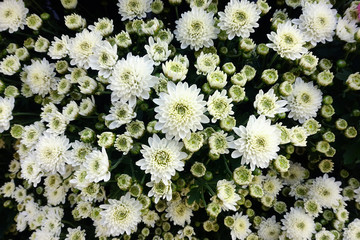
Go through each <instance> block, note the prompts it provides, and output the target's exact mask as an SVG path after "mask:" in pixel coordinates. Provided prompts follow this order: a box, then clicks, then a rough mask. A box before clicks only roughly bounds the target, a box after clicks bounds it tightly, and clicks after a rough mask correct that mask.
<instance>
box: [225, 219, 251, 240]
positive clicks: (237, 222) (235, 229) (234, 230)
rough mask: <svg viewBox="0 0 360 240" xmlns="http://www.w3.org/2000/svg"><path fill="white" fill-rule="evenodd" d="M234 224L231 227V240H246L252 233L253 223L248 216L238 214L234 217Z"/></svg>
mask: <svg viewBox="0 0 360 240" xmlns="http://www.w3.org/2000/svg"><path fill="white" fill-rule="evenodd" d="M233 218H234V224H233V225H232V226H231V232H230V234H231V239H232V240H236V239H240V240H244V239H245V238H246V237H247V236H248V235H249V234H250V233H251V230H250V226H251V223H250V221H249V217H248V216H247V215H242V213H236V214H235V215H234V216H233Z"/></svg>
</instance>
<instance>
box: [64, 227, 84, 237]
mask: <svg viewBox="0 0 360 240" xmlns="http://www.w3.org/2000/svg"><path fill="white" fill-rule="evenodd" d="M67 231H68V233H67V234H66V238H65V240H75V239H77V240H85V239H86V233H85V230H81V227H80V226H79V227H77V228H68V229H67Z"/></svg>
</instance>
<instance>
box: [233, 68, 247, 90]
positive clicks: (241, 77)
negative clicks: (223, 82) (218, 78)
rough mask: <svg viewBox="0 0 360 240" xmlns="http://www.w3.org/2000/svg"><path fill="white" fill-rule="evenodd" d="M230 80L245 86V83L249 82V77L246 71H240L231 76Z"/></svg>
mask: <svg viewBox="0 0 360 240" xmlns="http://www.w3.org/2000/svg"><path fill="white" fill-rule="evenodd" d="M230 81H231V83H232V84H235V85H239V86H240V87H243V86H245V84H246V82H247V77H246V75H245V73H243V72H240V73H236V74H235V75H233V76H232V77H231V79H230Z"/></svg>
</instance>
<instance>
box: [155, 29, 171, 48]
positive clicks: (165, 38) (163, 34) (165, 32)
mask: <svg viewBox="0 0 360 240" xmlns="http://www.w3.org/2000/svg"><path fill="white" fill-rule="evenodd" d="M154 38H155V41H162V42H166V43H167V44H170V43H171V41H172V40H173V39H174V34H173V33H172V31H171V30H170V29H168V28H167V29H160V30H159V32H158V33H157V34H156V35H155V36H154Z"/></svg>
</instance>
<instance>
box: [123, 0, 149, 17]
mask: <svg viewBox="0 0 360 240" xmlns="http://www.w3.org/2000/svg"><path fill="white" fill-rule="evenodd" d="M151 2H152V0H119V2H118V4H117V6H118V7H119V14H120V15H121V21H124V20H127V19H129V20H133V19H134V18H145V17H146V13H148V12H150V11H151Z"/></svg>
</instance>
